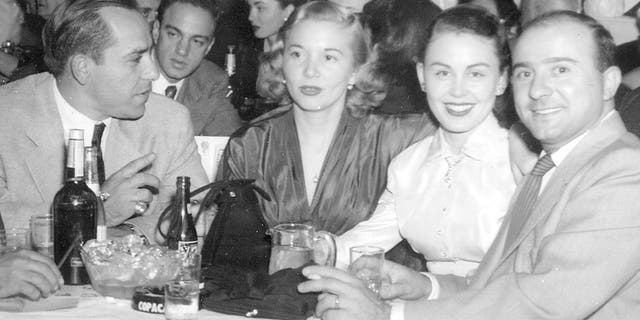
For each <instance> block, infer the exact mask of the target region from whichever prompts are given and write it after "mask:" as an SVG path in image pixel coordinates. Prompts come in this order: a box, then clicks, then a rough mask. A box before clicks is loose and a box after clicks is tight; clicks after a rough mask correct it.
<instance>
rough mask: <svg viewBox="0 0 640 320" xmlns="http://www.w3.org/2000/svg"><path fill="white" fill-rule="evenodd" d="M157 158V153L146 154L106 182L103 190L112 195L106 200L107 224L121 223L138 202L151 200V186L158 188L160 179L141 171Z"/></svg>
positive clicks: (128, 216)
mask: <svg viewBox="0 0 640 320" xmlns="http://www.w3.org/2000/svg"><path fill="white" fill-rule="evenodd" d="M155 159H156V155H155V153H149V154H146V155H144V156H142V157H140V158H138V159H135V160H133V161H131V162H129V163H128V164H127V165H125V166H124V167H122V168H121V169H120V170H118V171H117V172H115V173H114V174H112V175H111V177H109V179H107V180H106V181H105V182H104V184H103V185H102V191H103V192H107V193H109V194H110V195H111V196H110V197H109V199H108V200H107V201H105V202H104V209H105V213H106V216H107V226H116V225H119V224H121V223H122V222H123V221H125V220H127V219H128V218H130V217H131V216H132V215H133V213H134V212H133V208H134V206H135V204H136V202H138V201H142V202H147V203H149V202H151V200H152V199H153V195H152V194H151V191H149V188H153V189H158V188H159V187H160V179H158V177H156V176H154V175H151V174H148V173H144V172H140V171H142V170H143V169H144V168H146V167H148V166H150V165H151V164H152V163H153V161H154V160H155Z"/></svg>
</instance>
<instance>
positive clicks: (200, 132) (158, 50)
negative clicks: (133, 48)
mask: <svg viewBox="0 0 640 320" xmlns="http://www.w3.org/2000/svg"><path fill="white" fill-rule="evenodd" d="M218 16H219V13H218V9H217V6H216V5H215V2H213V1H209V0H163V1H162V2H161V3H160V7H159V8H158V19H157V20H156V22H155V23H154V25H153V39H154V41H155V47H154V55H155V58H156V59H155V60H156V63H157V65H158V69H159V70H160V77H159V78H158V79H157V80H155V81H154V82H153V92H155V93H158V94H163V95H167V96H169V97H171V98H172V99H176V100H177V101H178V102H180V103H182V104H183V105H185V106H186V107H187V109H189V112H191V121H192V123H193V128H194V132H195V135H197V136H229V135H231V134H232V133H233V132H234V131H235V130H236V129H238V128H239V127H240V126H242V120H240V117H239V116H238V112H236V110H235V109H234V108H233V106H232V105H231V102H230V101H229V99H228V98H226V97H225V95H226V94H227V90H228V89H227V86H228V84H229V79H228V77H227V74H226V73H225V72H224V70H222V69H221V68H220V67H218V66H216V65H215V64H213V63H212V62H210V61H207V60H204V57H205V56H206V55H207V53H208V52H209V50H211V47H212V46H213V43H214V40H215V39H214V37H213V36H214V31H215V27H216V23H217V19H218Z"/></svg>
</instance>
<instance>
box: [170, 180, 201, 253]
mask: <svg viewBox="0 0 640 320" xmlns="http://www.w3.org/2000/svg"><path fill="white" fill-rule="evenodd" d="M189 187H190V179H189V177H182V176H181V177H178V179H177V181H176V188H177V190H176V199H175V205H174V207H173V210H174V211H173V215H174V219H173V221H176V222H177V223H176V224H174V225H172V226H171V229H170V230H169V234H168V239H167V245H168V246H169V249H174V250H178V251H181V252H186V253H188V254H191V253H196V252H197V251H198V234H197V233H196V228H195V225H194V223H193V217H191V214H190V213H189V200H190V199H189V198H190V195H189Z"/></svg>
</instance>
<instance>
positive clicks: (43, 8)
mask: <svg viewBox="0 0 640 320" xmlns="http://www.w3.org/2000/svg"><path fill="white" fill-rule="evenodd" d="M64 1H65V0H36V2H37V3H38V8H37V11H38V15H39V16H41V17H42V18H44V19H45V20H48V19H49V17H51V14H52V13H53V11H54V10H55V9H56V8H57V7H58V6H59V5H60V4H61V3H63V2H64Z"/></svg>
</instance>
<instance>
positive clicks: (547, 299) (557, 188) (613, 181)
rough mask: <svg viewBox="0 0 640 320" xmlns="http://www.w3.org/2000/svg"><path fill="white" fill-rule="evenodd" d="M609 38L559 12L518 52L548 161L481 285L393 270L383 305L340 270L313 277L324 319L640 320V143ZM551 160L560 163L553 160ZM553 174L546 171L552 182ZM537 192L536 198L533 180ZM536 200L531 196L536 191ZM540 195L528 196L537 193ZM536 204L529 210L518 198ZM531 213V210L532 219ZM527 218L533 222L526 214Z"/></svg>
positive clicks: (522, 108)
mask: <svg viewBox="0 0 640 320" xmlns="http://www.w3.org/2000/svg"><path fill="white" fill-rule="evenodd" d="M614 50H615V45H614V43H613V40H612V38H611V35H610V34H609V33H608V32H607V31H606V30H605V29H604V28H603V27H602V26H601V25H599V24H598V23H597V22H596V21H595V20H593V19H591V18H588V17H586V16H583V15H579V14H577V13H573V12H568V11H563V12H556V13H550V14H547V15H543V16H541V17H540V18H538V19H536V20H534V21H533V22H531V24H529V25H528V26H527V27H525V29H524V31H523V33H522V34H521V36H520V38H519V39H518V42H517V44H516V47H515V50H514V52H513V63H514V67H513V78H512V84H513V89H514V97H515V102H516V108H517V111H518V114H519V116H520V118H521V120H522V122H523V123H524V124H525V126H527V128H528V129H529V130H530V131H531V133H532V134H533V135H534V136H535V137H536V138H537V139H539V140H540V142H541V144H542V146H543V149H544V151H543V152H542V154H541V158H540V160H539V161H538V163H539V164H549V165H548V166H547V167H546V169H550V170H549V171H545V170H542V169H541V168H542V167H543V166H542V165H541V166H538V164H536V167H535V168H534V169H533V170H532V172H531V173H530V174H529V175H528V176H527V177H526V178H525V182H524V183H522V184H521V185H519V186H518V189H517V190H516V194H515V195H514V198H513V200H512V204H511V209H510V211H509V213H508V215H507V217H506V218H505V222H504V223H503V226H502V227H501V229H500V231H499V233H498V235H497V237H496V239H495V241H494V243H493V244H492V246H491V248H490V249H489V251H488V252H487V255H486V256H485V258H484V259H483V261H482V263H481V265H480V267H479V268H478V270H477V271H476V273H475V275H474V276H472V277H470V278H469V279H464V278H458V277H454V276H435V275H431V274H428V275H421V274H418V273H415V272H412V271H410V270H408V269H406V268H404V267H402V266H399V265H395V264H392V263H388V262H385V265H384V267H383V273H384V275H385V276H386V277H387V278H388V280H389V281H390V283H389V284H386V285H383V286H382V288H381V292H380V295H381V296H382V298H387V299H389V298H402V299H404V300H408V301H407V302H406V303H401V304H394V306H393V307H391V306H390V305H389V304H387V303H385V302H384V301H382V300H380V299H378V298H377V297H376V296H375V295H374V294H372V293H371V292H370V291H369V290H367V289H366V287H365V286H364V285H363V284H362V281H359V280H358V279H356V278H354V277H353V276H351V275H349V274H347V273H345V272H341V271H340V270H335V269H330V268H326V267H317V266H314V267H308V268H306V269H304V270H303V273H304V274H305V275H306V276H307V277H309V278H310V279H313V280H312V281H308V282H305V283H303V284H301V285H300V286H299V287H298V288H299V289H300V291H302V292H307V291H324V292H325V293H324V294H323V295H321V296H320V299H319V302H318V306H317V308H316V312H317V313H318V314H319V315H322V318H323V319H368V320H377V319H518V320H521V319H637V317H638V315H639V314H640V304H639V303H638V297H640V275H639V271H640V214H639V212H640V202H639V201H637V197H638V195H639V194H640V166H639V165H638V163H640V141H639V140H638V139H637V138H636V137H635V136H634V135H633V134H631V133H629V132H627V130H626V129H625V127H624V124H623V122H622V120H621V119H620V116H619V114H618V113H617V112H616V111H615V110H614V108H613V107H614V106H613V104H614V103H613V99H614V95H615V92H616V89H617V87H618V85H619V83H620V71H619V69H618V68H617V67H616V66H614V65H613V63H614V62H613V61H614V57H613V55H614ZM550 161H552V162H550ZM545 172H546V173H545ZM536 175H537V176H538V178H539V179H538V180H537V181H540V180H541V185H540V184H538V186H540V189H539V190H536V189H531V188H529V187H530V186H532V184H530V183H529V182H533V181H535V179H536V178H535V176H536ZM532 190H533V191H532ZM530 191H532V192H530ZM525 198H527V199H529V200H531V201H530V202H529V203H530V204H532V205H529V206H525V205H522V204H523V203H524V201H521V200H522V199H525ZM527 208H528V209H527ZM525 213H528V214H525Z"/></svg>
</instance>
